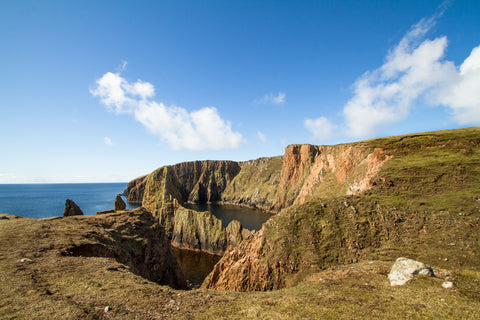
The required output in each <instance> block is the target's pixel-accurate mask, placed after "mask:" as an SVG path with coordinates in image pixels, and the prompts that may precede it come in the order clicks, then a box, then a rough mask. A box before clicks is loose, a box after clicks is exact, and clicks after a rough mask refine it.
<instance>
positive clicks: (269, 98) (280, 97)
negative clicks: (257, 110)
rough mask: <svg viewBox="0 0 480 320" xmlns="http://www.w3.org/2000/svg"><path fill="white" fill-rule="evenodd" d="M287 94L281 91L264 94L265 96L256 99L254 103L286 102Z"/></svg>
mask: <svg viewBox="0 0 480 320" xmlns="http://www.w3.org/2000/svg"><path fill="white" fill-rule="evenodd" d="M286 97H287V96H286V94H285V93H284V92H279V93H278V94H277V95H274V94H272V93H268V94H266V95H264V96H263V98H260V99H256V100H255V101H253V103H254V104H276V105H278V104H284V103H285V102H287V101H286Z"/></svg>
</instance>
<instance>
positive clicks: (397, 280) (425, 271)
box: [388, 257, 433, 286]
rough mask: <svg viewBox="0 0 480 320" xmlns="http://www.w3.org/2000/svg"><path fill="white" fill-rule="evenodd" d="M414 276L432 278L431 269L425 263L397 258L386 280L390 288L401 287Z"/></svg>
mask: <svg viewBox="0 0 480 320" xmlns="http://www.w3.org/2000/svg"><path fill="white" fill-rule="evenodd" d="M416 274H421V275H424V276H430V277H432V276H433V269H432V268H431V267H429V266H427V265H426V264H425V263H422V262H419V261H415V260H413V259H408V258H403V257H401V258H398V259H397V260H396V261H395V263H394V264H393V266H392V269H391V270H390V273H389V274H388V280H389V281H390V285H392V286H402V285H404V284H405V283H407V282H408V281H410V280H412V279H413V277H414V276H415V275H416Z"/></svg>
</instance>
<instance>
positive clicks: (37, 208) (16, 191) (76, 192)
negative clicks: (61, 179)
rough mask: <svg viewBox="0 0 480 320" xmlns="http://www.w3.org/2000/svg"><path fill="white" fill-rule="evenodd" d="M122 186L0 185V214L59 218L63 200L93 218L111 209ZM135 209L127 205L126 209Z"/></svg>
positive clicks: (102, 184) (75, 184)
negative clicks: (71, 202) (73, 204)
mask: <svg viewBox="0 0 480 320" xmlns="http://www.w3.org/2000/svg"><path fill="white" fill-rule="evenodd" d="M126 186H127V183H65V184H64V183H61V184H0V213H9V214H14V215H17V216H22V217H30V218H37V219H38V218H46V217H54V216H63V209H64V207H65V199H72V200H73V201H75V203H76V204H78V206H79V207H80V209H82V211H83V213H84V214H95V213H96V212H97V211H103V210H110V209H113V204H114V202H115V196H116V195H117V194H120V193H123V190H125V188H126ZM124 200H126V199H125V198H124ZM125 202H126V201H125ZM137 206H138V205H137ZM137 206H134V205H129V204H127V208H133V207H137Z"/></svg>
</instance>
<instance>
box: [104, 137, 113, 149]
mask: <svg viewBox="0 0 480 320" xmlns="http://www.w3.org/2000/svg"><path fill="white" fill-rule="evenodd" d="M103 143H105V145H107V146H109V147H111V146H113V142H112V140H111V139H110V138H109V137H104V138H103Z"/></svg>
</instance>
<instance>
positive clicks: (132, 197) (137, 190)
mask: <svg viewBox="0 0 480 320" xmlns="http://www.w3.org/2000/svg"><path fill="white" fill-rule="evenodd" d="M146 179H147V175H144V176H141V177H138V178H136V179H133V180H132V181H130V182H129V183H128V185H127V188H126V189H125V191H124V192H123V194H122V195H123V196H126V197H127V202H129V203H139V204H141V203H142V200H143V194H144V192H145V184H146Z"/></svg>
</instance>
